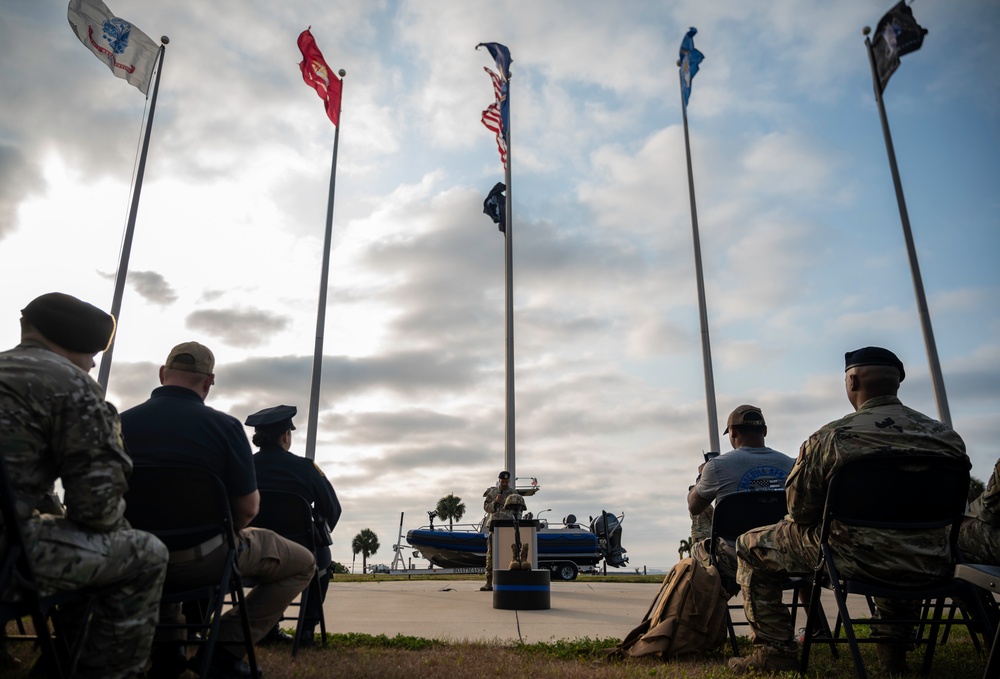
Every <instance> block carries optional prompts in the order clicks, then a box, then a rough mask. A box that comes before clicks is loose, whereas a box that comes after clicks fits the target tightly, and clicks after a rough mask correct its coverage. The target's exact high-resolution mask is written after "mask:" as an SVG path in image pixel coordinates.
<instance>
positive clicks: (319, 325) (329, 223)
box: [306, 69, 347, 460]
mask: <svg viewBox="0 0 1000 679" xmlns="http://www.w3.org/2000/svg"><path fill="white" fill-rule="evenodd" d="M339 73H340V77H341V79H343V78H344V76H346V75H347V71H345V70H344V69H340V71H339ZM341 87H343V85H341ZM343 99H344V95H343V90H341V101H343ZM340 113H341V110H340V108H339V107H338V109H337V126H336V130H337V131H336V132H334V134H333V165H332V167H331V168H330V193H329V196H328V197H327V201H326V234H325V235H324V237H323V267H322V273H321V274H320V283H319V309H318V310H317V311H316V348H315V350H314V351H313V369H312V384H311V386H310V388H309V424H308V428H307V429H306V457H307V458H309V459H310V460H315V459H316V428H317V424H318V422H319V389H320V382H321V381H322V380H321V374H322V372H323V330H324V327H325V326H326V288H327V285H328V284H329V283H328V281H329V280H330V241H331V239H332V237H333V196H334V190H335V189H336V187H337V147H338V146H339V144H340Z"/></svg>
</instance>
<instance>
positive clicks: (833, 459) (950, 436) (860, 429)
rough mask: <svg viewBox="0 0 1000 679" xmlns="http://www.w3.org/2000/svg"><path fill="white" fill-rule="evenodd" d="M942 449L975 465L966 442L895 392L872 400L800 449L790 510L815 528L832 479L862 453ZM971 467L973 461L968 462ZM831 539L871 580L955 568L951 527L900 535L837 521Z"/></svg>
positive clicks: (791, 479)
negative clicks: (949, 528)
mask: <svg viewBox="0 0 1000 679" xmlns="http://www.w3.org/2000/svg"><path fill="white" fill-rule="evenodd" d="M913 453H938V454H941V455H945V456H948V457H958V458H962V459H964V460H966V462H969V457H968V455H966V453H965V443H964V442H963V441H962V438H961V437H960V436H959V435H958V434H957V433H955V431H953V430H952V429H951V428H950V427H949V426H947V425H945V424H942V423H941V422H938V421H937V420H934V419H931V418H930V417H927V416H926V415H923V414H921V413H919V412H917V411H916V410H913V409H912V408H907V407H906V406H904V405H903V404H902V403H901V402H900V401H899V399H898V398H896V397H895V396H879V397H876V398H872V399H869V400H868V401H866V402H865V403H863V404H862V405H861V407H860V408H859V409H858V410H857V412H854V413H851V414H850V415H847V416H846V417H843V418H841V419H839V420H837V421H835V422H831V423H830V424H827V425H826V426H825V427H822V428H821V429H820V430H819V431H817V432H816V433H815V434H813V435H812V436H810V437H809V438H808V439H807V440H806V441H805V443H803V444H802V447H801V449H800V450H799V457H798V459H797V460H796V461H795V465H794V466H793V467H792V471H791V472H790V473H789V475H788V479H787V481H786V483H785V492H786V495H787V497H788V514H789V516H790V518H791V519H792V520H793V521H795V522H796V523H798V524H804V525H806V526H815V527H816V536H817V538H818V526H819V523H820V521H821V519H822V514H823V506H824V503H825V500H826V491H827V486H828V483H829V480H830V477H831V476H832V475H833V473H834V472H835V471H837V469H838V468H840V467H841V466H842V465H843V464H844V463H845V462H846V461H848V460H851V459H854V458H857V457H859V456H862V455H907V454H913ZM969 465H970V467H971V462H969ZM831 543H832V544H833V545H834V549H835V550H836V552H837V554H838V555H840V556H841V557H842V558H844V559H845V560H847V561H849V562H851V563H852V564H853V566H854V569H853V570H854V571H855V572H856V573H858V575H859V576H862V577H864V576H868V577H871V578H873V579H883V578H886V577H890V578H892V577H898V576H899V574H900V573H902V574H903V577H907V574H910V575H915V576H917V578H916V579H917V580H919V579H925V578H921V577H920V576H923V575H927V576H936V575H939V574H941V573H942V572H943V571H944V570H946V569H947V568H950V554H949V550H948V535H947V532H945V531H930V532H921V533H920V534H918V535H914V534H913V532H911V531H908V532H906V533H894V532H887V531H884V530H878V529H874V528H855V529H851V530H848V529H847V528H846V527H844V526H838V525H837V524H835V525H834V526H833V527H832V530H831Z"/></svg>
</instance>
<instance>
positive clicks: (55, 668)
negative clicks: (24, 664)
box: [0, 456, 96, 679]
mask: <svg viewBox="0 0 1000 679" xmlns="http://www.w3.org/2000/svg"><path fill="white" fill-rule="evenodd" d="M0 511H2V516H3V525H2V526H0V529H2V532H3V541H2V546H3V547H4V553H3V554H2V557H3V558H2V560H0V595H3V594H4V593H5V592H8V593H9V592H13V595H12V596H11V600H7V599H4V600H0V624H6V623H7V621H8V620H17V621H18V625H19V626H20V627H21V630H22V631H23V630H24V627H23V625H22V624H21V618H23V617H25V616H30V617H31V622H32V624H33V625H34V627H35V634H34V637H33V638H34V639H35V640H36V641H37V643H38V646H39V648H40V650H41V662H42V663H43V666H44V667H45V669H46V674H47V675H48V676H50V677H58V678H59V679H62V677H71V676H73V674H74V673H75V672H76V665H77V662H78V661H79V659H80V652H81V651H82V650H83V643H84V641H85V640H86V637H87V627H88V625H89V623H90V618H91V616H92V614H93V611H94V604H95V601H96V595H95V594H94V593H93V592H90V591H88V590H85V589H84V590H79V589H77V590H67V591H63V592H57V593H55V594H52V595H47V596H45V595H42V594H41V592H40V591H39V588H38V584H37V583H36V581H35V575H34V570H33V569H32V567H31V562H30V561H29V560H28V553H27V545H26V543H25V539H24V530H23V529H22V527H21V521H20V519H19V518H18V515H17V499H16V498H15V497H14V491H13V488H12V486H11V485H10V478H9V477H8V476H7V467H6V464H5V462H4V459H3V457H2V456H0ZM60 605H73V606H82V607H83V615H82V617H81V621H82V622H81V624H80V627H79V629H77V630H76V633H75V635H74V638H73V639H72V641H71V642H70V641H69V640H68V639H67V637H68V636H69V634H68V631H67V630H65V625H61V624H59V619H58V607H59V606H60ZM50 617H51V618H52V620H53V626H54V628H55V632H56V633H55V635H53V634H52V632H50V630H49V618H50ZM17 638H25V639H28V638H32V637H28V636H21V637H8V639H17Z"/></svg>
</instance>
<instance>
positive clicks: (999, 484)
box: [958, 460, 1000, 566]
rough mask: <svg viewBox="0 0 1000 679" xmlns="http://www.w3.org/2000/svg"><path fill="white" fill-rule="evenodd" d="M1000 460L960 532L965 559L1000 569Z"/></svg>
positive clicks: (972, 506) (970, 506)
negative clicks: (999, 567) (999, 478)
mask: <svg viewBox="0 0 1000 679" xmlns="http://www.w3.org/2000/svg"><path fill="white" fill-rule="evenodd" d="M998 477H1000V460H997V463H996V466H995V467H993V473H992V474H990V480H989V481H988V482H987V483H986V490H985V491H983V493H982V494H981V495H980V496H979V497H977V498H976V499H975V500H973V501H972V503H971V504H970V505H969V511H968V512H966V518H965V521H963V522H962V527H961V529H960V530H959V533H958V546H959V547H960V548H961V550H962V556H964V557H965V560H966V561H968V562H970V563H985V564H993V565H994V566H1000V481H998V480H997V479H998Z"/></svg>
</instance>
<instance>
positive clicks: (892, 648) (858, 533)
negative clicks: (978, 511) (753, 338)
mask: <svg viewBox="0 0 1000 679" xmlns="http://www.w3.org/2000/svg"><path fill="white" fill-rule="evenodd" d="M845 372H846V375H845V387H846V390H847V398H848V400H849V401H850V402H851V405H853V406H854V408H855V411H856V412H854V413H851V414H850V415H847V416H845V417H843V418H841V419H840V420H837V421H835V422H831V423H830V424H827V425H826V426H825V427H822V428H821V429H820V430H819V431H817V432H816V433H815V434H813V435H812V436H810V437H809V439H808V440H806V441H805V442H804V443H803V444H802V447H801V449H800V450H799V457H798V459H797V460H796V461H795V466H794V467H793V468H792V471H791V473H790V474H789V475H788V480H787V482H786V484H785V492H786V494H787V497H788V516H787V517H786V518H785V519H784V520H783V521H781V522H779V523H777V524H775V525H773V526H765V527H762V528H757V529H754V530H752V531H749V532H747V533H744V534H743V535H741V536H740V538H739V539H738V540H737V541H736V552H737V557H738V560H739V568H738V570H737V580H738V582H739V583H740V585H741V586H742V588H743V598H744V610H745V611H746V616H747V620H748V621H749V622H750V626H751V639H752V640H753V642H754V649H753V650H752V652H751V653H750V654H749V655H747V656H745V657H743V658H732V659H731V660H730V661H729V667H730V669H732V670H734V671H735V672H737V673H744V672H750V671H765V672H767V671H781V670H795V669H797V666H798V661H797V647H796V643H795V641H793V638H792V621H791V617H790V615H789V612H788V609H787V608H786V607H785V606H784V605H783V604H782V602H781V581H782V579H783V578H785V577H787V576H792V575H795V576H802V575H807V574H809V573H811V572H812V569H813V568H814V567H815V566H816V564H817V563H818V562H819V555H820V548H819V543H818V538H819V524H820V521H821V520H822V513H823V506H824V503H825V500H826V491H827V486H828V484H829V480H830V477H831V476H832V475H833V474H834V472H836V471H837V469H838V468H839V467H841V466H842V465H843V464H844V463H845V462H846V461H848V460H852V459H855V458H857V457H860V456H865V455H882V456H892V455H909V454H914V453H923V454H927V453H932V454H938V455H942V456H945V457H955V458H961V459H963V460H965V461H966V463H968V461H969V457H968V455H966V453H965V444H964V443H963V441H962V439H961V437H960V436H959V435H958V434H956V433H955V432H954V431H953V430H952V429H951V428H950V427H948V426H947V425H945V424H942V423H940V422H938V421H936V420H933V419H931V418H930V417H927V416H926V415H923V414H921V413H919V412H917V411H915V410H913V409H911V408H907V407H906V406H904V405H903V404H902V403H901V402H900V401H899V399H898V398H897V397H896V394H897V392H898V391H899V383H900V382H902V381H903V378H904V377H905V372H904V370H903V364H902V362H901V361H900V360H899V359H898V358H897V357H896V355H895V354H893V353H892V352H891V351H888V350H887V349H882V348H879V347H865V348H863V349H858V350H857V351H852V352H848V353H847V354H846V355H845ZM970 466H971V464H970ZM831 544H832V545H833V548H834V549H835V551H836V553H837V555H838V557H839V558H838V560H837V565H838V566H839V567H840V571H841V573H843V574H844V576H845V577H848V578H850V577H861V578H863V579H865V580H869V581H875V582H886V583H891V584H900V583H912V584H922V583H924V582H927V581H928V580H930V579H934V578H937V577H940V576H941V575H942V574H943V573H946V572H948V571H949V570H950V569H951V568H952V555H951V554H950V553H949V546H948V536H947V535H946V534H942V533H941V531H937V530H935V531H930V532H928V534H927V535H926V536H925V537H923V538H922V539H915V537H914V535H913V534H912V531H910V532H907V534H906V535H905V536H902V537H901V536H899V535H894V534H893V533H891V532H886V531H880V530H878V529H874V528H866V529H856V530H852V531H851V532H850V534H846V533H843V532H841V533H838V532H836V531H834V533H833V535H832V536H831ZM875 605H876V608H877V611H878V614H877V616H876V617H884V618H886V619H889V618H909V617H913V618H915V617H917V615H918V610H917V609H918V608H919V606H918V605H916V604H914V603H912V602H908V601H900V600H886V599H875ZM872 636H873V637H881V638H884V639H885V640H886V641H885V642H884V643H879V644H876V651H877V653H878V658H879V662H880V664H881V665H882V667H883V669H884V670H886V671H887V672H888V673H891V674H897V673H900V672H905V671H906V646H907V643H908V642H909V640H910V639H911V636H912V635H911V634H908V631H907V630H906V629H904V628H902V627H901V626H891V627H890V626H883V627H881V628H880V627H879V626H878V625H872Z"/></svg>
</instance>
